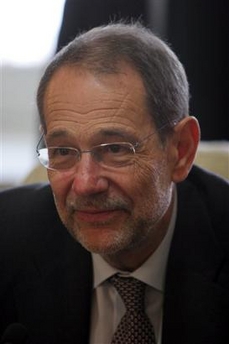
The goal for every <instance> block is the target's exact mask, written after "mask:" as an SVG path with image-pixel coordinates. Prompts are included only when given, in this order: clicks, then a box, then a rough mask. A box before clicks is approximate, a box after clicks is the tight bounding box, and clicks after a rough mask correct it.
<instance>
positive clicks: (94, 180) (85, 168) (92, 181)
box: [72, 152, 108, 196]
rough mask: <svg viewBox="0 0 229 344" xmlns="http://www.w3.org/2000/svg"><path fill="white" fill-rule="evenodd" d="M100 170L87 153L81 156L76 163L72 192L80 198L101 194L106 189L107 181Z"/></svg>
mask: <svg viewBox="0 0 229 344" xmlns="http://www.w3.org/2000/svg"><path fill="white" fill-rule="evenodd" d="M102 170H103V169H102V168H101V166H99V164H98V163H97V162H96V161H95V160H94V159H93V157H92V155H91V154H90V153H89V152H85V153H84V154H82V155H81V159H80V161H79V162H78V163H77V166H76V170H75V173H74V179H73V183H72V190H73V191H74V192H75V193H76V194H77V195H80V196H88V195H92V194H98V193H103V192H105V191H107V189H108V179H107V178H106V177H105V176H104V175H103V173H102Z"/></svg>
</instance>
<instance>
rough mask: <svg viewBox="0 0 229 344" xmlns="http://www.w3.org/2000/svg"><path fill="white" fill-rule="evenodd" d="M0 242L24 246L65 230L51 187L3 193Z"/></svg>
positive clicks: (0, 194) (46, 185)
mask: <svg viewBox="0 0 229 344" xmlns="http://www.w3.org/2000/svg"><path fill="white" fill-rule="evenodd" d="M0 214H1V216H0V242H1V245H3V243H5V245H6V246H8V244H9V243H11V245H12V246H13V245H15V247H16V246H19V243H20V245H21V246H24V244H25V243H26V242H27V243H28V242H32V241H35V238H36V239H40V240H42V238H44V235H45V236H47V235H48V234H49V235H50V233H51V232H52V233H53V232H54V231H55V233H56V236H58V233H61V232H65V230H64V231H63V225H62V223H61V221H60V219H59V216H58V214H57V211H56V207H55V204H54V200H53V196H52V191H51V188H50V186H49V185H48V184H34V185H29V186H22V187H16V188H12V189H8V190H4V191H1V192H0Z"/></svg>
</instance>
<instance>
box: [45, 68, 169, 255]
mask: <svg viewBox="0 0 229 344" xmlns="http://www.w3.org/2000/svg"><path fill="white" fill-rule="evenodd" d="M44 115H45V121H46V125H47V134H46V142H47V146H49V147H50V146H64V147H74V148H78V149H80V150H82V151H84V150H90V149H91V147H93V146H96V145H99V144H103V143H111V142H131V143H132V144H134V143H136V142H138V141H141V140H142V139H143V138H145V137H146V136H147V135H149V134H151V133H153V132H154V131H155V127H154V125H153V123H152V120H151V117H150V114H149V113H148V111H147V107H146V104H145V90H144V86H143V83H142V81H141V78H140V77H139V75H138V74H137V73H136V72H134V71H133V70H132V69H131V68H130V67H128V66H126V65H124V66H123V67H122V70H121V72H120V73H118V74H114V75H103V76H101V75H100V76H95V75H93V74H91V73H89V72H88V71H86V70H84V69H80V70H75V69H74V67H66V66H65V67H62V68H61V69H60V70H59V71H58V72H57V73H56V74H55V75H54V76H53V78H52V79H51V81H50V83H49V86H48V89H47V91H46V94H45V102H44ZM168 150H169V149H168V145H166V146H165V147H162V144H161V143H160V140H159V137H158V135H157V134H155V135H153V136H151V137H150V138H149V139H148V140H145V141H144V142H143V143H142V144H141V145H140V146H139V148H138V149H137V151H136V154H135V156H134V158H133V161H132V163H131V164H129V165H126V166H121V167H109V166H108V167H105V166H101V164H100V163H99V162H98V161H96V160H95V159H94V158H93V156H92V155H91V154H90V153H83V154H82V156H81V160H80V161H79V162H76V164H75V166H74V168H72V169H71V170H69V171H62V172H60V171H49V179H50V183H51V187H52V190H53V193H54V197H55V202H56V206H57V210H58V212H59V215H60V217H61V219H62V221H63V223H64V224H65V226H66V227H67V229H68V231H69V232H70V233H71V234H72V236H73V237H74V238H76V239H77V240H78V241H79V242H80V243H81V244H82V245H83V246H84V247H85V248H87V249H88V250H89V251H92V252H97V253H100V254H101V255H103V256H109V255H117V254H121V253H124V252H126V253H127V252H132V253H133V252H138V251H139V250H140V251H141V252H142V254H145V255H149V254H150V253H151V252H152V251H153V250H155V248H156V247H157V245H158V244H159V243H160V241H161V239H162V237H163V235H164V234H165V231H166V229H167V226H168V222H169V217H170V213H171V198H172V182H171V166H170V165H171V163H170V159H169V154H168ZM139 258H140V257H139Z"/></svg>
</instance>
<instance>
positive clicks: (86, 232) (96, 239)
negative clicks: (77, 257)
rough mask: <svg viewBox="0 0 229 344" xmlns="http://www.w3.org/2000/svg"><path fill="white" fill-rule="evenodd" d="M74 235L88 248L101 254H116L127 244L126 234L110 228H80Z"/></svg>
mask: <svg viewBox="0 0 229 344" xmlns="http://www.w3.org/2000/svg"><path fill="white" fill-rule="evenodd" d="M73 236H74V237H75V239H76V240H77V241H78V242H79V243H80V244H81V245H82V246H83V247H84V248H85V249H86V250H88V251H89V252H92V253H98V254H101V255H110V254H115V253H117V252H119V251H122V250H123V249H125V247H126V245H127V242H126V240H124V239H125V236H124V235H123V234H122V233H120V232H118V233H117V230H114V229H110V228H96V229H94V228H93V229H83V230H79V229H78V230H77V231H74V234H73Z"/></svg>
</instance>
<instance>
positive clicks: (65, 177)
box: [48, 171, 72, 207]
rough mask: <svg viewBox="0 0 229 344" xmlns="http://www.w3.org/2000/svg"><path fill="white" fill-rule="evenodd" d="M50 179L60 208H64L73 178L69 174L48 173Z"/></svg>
mask: <svg viewBox="0 0 229 344" xmlns="http://www.w3.org/2000/svg"><path fill="white" fill-rule="evenodd" d="M48 178H49V181H50V185H51V188H52V191H53V194H54V197H55V201H56V202H57V204H58V206H61V207H64V205H65V200H66V197H67V195H68V193H69V190H70V189H71V184H72V182H71V178H70V176H69V173H66V174H65V173H61V174H59V173H58V172H53V171H48Z"/></svg>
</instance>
